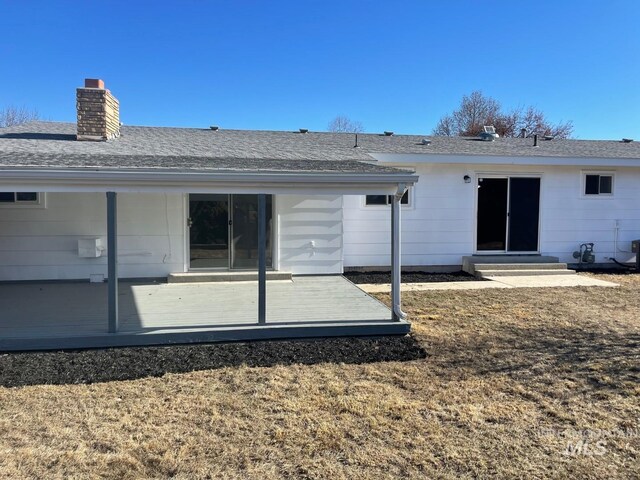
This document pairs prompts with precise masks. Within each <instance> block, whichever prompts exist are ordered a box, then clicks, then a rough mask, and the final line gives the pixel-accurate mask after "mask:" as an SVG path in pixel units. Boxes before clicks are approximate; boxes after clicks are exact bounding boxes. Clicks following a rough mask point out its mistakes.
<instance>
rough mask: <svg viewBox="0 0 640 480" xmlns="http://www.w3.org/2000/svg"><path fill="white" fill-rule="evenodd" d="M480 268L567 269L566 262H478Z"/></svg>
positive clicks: (477, 268) (476, 266)
mask: <svg viewBox="0 0 640 480" xmlns="http://www.w3.org/2000/svg"><path fill="white" fill-rule="evenodd" d="M474 266H475V271H476V272H477V271H478V270H566V269H567V264H566V263H476V264H474Z"/></svg>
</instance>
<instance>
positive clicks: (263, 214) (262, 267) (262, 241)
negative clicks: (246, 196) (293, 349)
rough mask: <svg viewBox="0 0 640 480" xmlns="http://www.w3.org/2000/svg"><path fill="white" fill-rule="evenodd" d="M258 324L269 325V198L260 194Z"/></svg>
mask: <svg viewBox="0 0 640 480" xmlns="http://www.w3.org/2000/svg"><path fill="white" fill-rule="evenodd" d="M258 323H259V324H265V323H267V197H266V195H265V194H264V193H260V194H258Z"/></svg>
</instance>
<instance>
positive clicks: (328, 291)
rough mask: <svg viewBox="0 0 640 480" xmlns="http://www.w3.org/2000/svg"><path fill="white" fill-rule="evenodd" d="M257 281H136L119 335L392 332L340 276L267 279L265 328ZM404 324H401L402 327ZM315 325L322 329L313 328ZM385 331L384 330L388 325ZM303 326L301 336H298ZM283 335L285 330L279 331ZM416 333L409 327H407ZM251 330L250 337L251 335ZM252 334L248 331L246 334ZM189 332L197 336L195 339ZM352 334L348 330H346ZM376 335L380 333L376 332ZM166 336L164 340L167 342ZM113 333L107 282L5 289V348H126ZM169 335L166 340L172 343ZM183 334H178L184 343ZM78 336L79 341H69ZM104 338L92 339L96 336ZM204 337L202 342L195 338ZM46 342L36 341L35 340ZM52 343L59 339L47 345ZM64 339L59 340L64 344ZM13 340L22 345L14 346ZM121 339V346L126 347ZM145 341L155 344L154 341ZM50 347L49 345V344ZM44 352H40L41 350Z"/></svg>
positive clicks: (380, 312) (124, 300)
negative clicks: (344, 329) (260, 318)
mask: <svg viewBox="0 0 640 480" xmlns="http://www.w3.org/2000/svg"><path fill="white" fill-rule="evenodd" d="M257 297H258V285H257V282H253V281H252V282H228V283H219V282H218V283H187V284H165V283H152V284H149V283H146V284H145V283H129V282H121V284H120V289H119V303H120V330H119V333H118V334H116V335H115V336H120V337H122V338H124V337H128V338H129V340H128V341H127V342H126V343H127V344H137V343H136V341H135V338H134V337H135V336H136V335H138V336H141V335H144V336H145V337H147V336H149V335H154V334H158V335H159V336H158V343H167V342H169V343H171V341H173V340H171V335H172V334H177V333H180V334H181V335H182V336H183V337H184V338H186V339H188V341H198V340H197V338H198V335H195V334H200V333H206V332H208V333H210V334H211V335H205V336H203V337H202V338H203V340H202V341H212V339H213V341H215V339H216V337H215V335H213V333H215V332H218V333H221V332H225V333H224V335H223V334H221V335H220V338H222V339H242V338H243V337H246V338H270V333H269V332H270V330H271V331H273V336H274V338H283V336H286V335H289V334H290V336H296V337H300V336H305V335H304V330H307V331H308V332H309V333H310V334H311V335H310V336H322V332H323V326H326V328H325V330H326V332H327V333H329V332H339V331H340V327H347V330H349V329H351V330H349V331H354V332H355V331H356V330H357V328H356V329H354V327H362V328H360V329H359V330H358V331H360V332H361V333H358V334H367V333H366V332H368V331H369V330H368V329H367V328H364V327H366V326H373V327H375V326H376V325H379V326H380V332H383V330H384V331H385V332H388V331H393V330H394V329H393V328H391V330H389V329H388V328H387V327H388V326H389V325H388V324H391V327H394V325H393V324H392V322H391V313H390V311H389V309H388V308H387V307H386V306H385V305H383V304H382V303H380V302H379V301H378V300H376V299H374V298H372V297H370V296H369V295H368V294H366V293H365V292H363V291H362V290H360V289H359V288H358V287H356V286H355V285H353V284H352V283H351V282H349V281H348V280H346V279H344V278H342V277H338V276H318V277H294V278H293V280H291V281H287V280H274V281H268V282H267V325H266V326H261V327H259V328H257V325H256V324H257V309H258V307H257V301H258V298H257ZM396 323H397V322H396ZM404 325H405V327H406V326H407V325H408V324H406V323H405V324H404ZM310 326H314V327H315V328H314V329H312V330H308V328H309V327H310ZM383 326H384V328H383ZM296 327H298V329H299V330H300V331H295V330H293V329H295V328H296ZM276 330H277V332H276ZM406 330H408V327H406ZM249 331H251V333H250V334H248V333H247V332H249ZM243 332H244V333H243ZM186 334H194V335H190V336H189V335H187V336H186V337H185V335H186ZM346 334H348V333H346ZM369 334H376V333H375V328H374V330H371V333H369ZM160 336H162V337H163V338H162V340H160ZM111 337H113V335H109V334H107V289H106V285H105V284H89V283H28V284H0V348H2V349H14V347H15V348H17V347H18V346H19V345H23V346H25V348H31V347H30V345H41V347H39V348H48V347H47V345H51V346H53V347H55V345H60V347H61V348H62V347H64V346H67V345H76V346H84V345H82V341H83V340H81V339H86V343H88V344H87V345H86V346H100V345H106V344H112V343H113V344H120V343H122V342H123V340H122V338H121V339H120V340H105V338H111ZM165 337H166V338H165ZM179 337H180V335H178V336H176V335H174V336H173V338H174V339H176V340H175V341H180V340H179V339H178V338H179ZM65 338H76V341H75V342H71V343H69V342H68V341H61V339H65ZM92 338H93V339H96V338H97V339H102V340H99V341H97V344H96V341H92V340H91V339H92ZM191 338H196V340H190V339H191ZM29 339H31V340H39V341H35V342H29V341H27V340H29ZM46 339H50V340H51V341H50V342H49V343H47V341H46ZM56 339H57V343H56ZM12 340H14V341H13V342H12ZM118 342H120V343H118ZM140 343H141V344H149V343H154V342H153V341H152V340H148V339H146V340H144V341H142V340H141V341H140ZM42 345H44V346H42ZM33 348H37V347H33Z"/></svg>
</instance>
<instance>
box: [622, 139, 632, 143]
mask: <svg viewBox="0 0 640 480" xmlns="http://www.w3.org/2000/svg"><path fill="white" fill-rule="evenodd" d="M622 142H623V143H631V142H633V138H623V139H622Z"/></svg>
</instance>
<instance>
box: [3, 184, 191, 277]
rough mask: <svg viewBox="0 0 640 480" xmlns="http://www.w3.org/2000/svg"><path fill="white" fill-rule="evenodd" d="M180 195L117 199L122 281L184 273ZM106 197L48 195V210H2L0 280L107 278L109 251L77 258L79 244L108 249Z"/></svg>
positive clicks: (130, 195)
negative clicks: (95, 242) (88, 241)
mask: <svg viewBox="0 0 640 480" xmlns="http://www.w3.org/2000/svg"><path fill="white" fill-rule="evenodd" d="M183 217H184V212H183V200H182V196H181V195H166V196H165V195H162V194H119V195H118V249H119V251H118V263H119V271H120V276H121V277H122V278H127V277H130V278H132V277H140V278H143V277H163V276H166V275H167V274H169V273H171V272H181V271H183V270H184V255H183V251H184V233H183V228H184V227H183V225H184V222H183ZM106 230H107V226H106V200H105V195H104V194H97V193H96V194H93V193H48V194H46V208H42V209H34V208H19V207H14V208H0V280H57V279H65V280H66V279H88V278H89V276H90V275H91V274H102V275H105V276H106V273H107V271H106V261H107V259H106V252H105V254H104V255H103V256H102V257H99V258H80V257H78V239H80V238H86V237H99V238H101V239H102V243H103V246H106Z"/></svg>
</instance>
